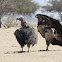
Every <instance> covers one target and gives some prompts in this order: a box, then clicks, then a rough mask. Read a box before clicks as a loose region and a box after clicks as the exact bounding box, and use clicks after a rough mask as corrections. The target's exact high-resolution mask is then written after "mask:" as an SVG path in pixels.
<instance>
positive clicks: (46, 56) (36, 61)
mask: <svg viewBox="0 0 62 62" xmlns="http://www.w3.org/2000/svg"><path fill="white" fill-rule="evenodd" d="M16 29H17V28H9V29H3V28H0V62H62V47H60V46H54V45H50V46H49V51H44V50H45V49H46V43H45V39H44V38H42V37H41V36H40V34H39V33H38V43H37V44H36V45H35V46H34V47H32V46H31V48H30V52H29V53H28V52H27V50H28V48H27V47H26V46H25V47H24V51H25V52H24V53H21V52H20V51H21V48H20V45H19V44H18V42H17V40H16V38H15V36H14V31H15V30H16Z"/></svg>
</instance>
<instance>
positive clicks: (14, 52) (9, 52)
mask: <svg viewBox="0 0 62 62" xmlns="http://www.w3.org/2000/svg"><path fill="white" fill-rule="evenodd" d="M48 51H60V50H48ZM48 51H46V50H38V51H29V52H28V51H23V52H22V51H8V52H5V53H4V54H16V53H31V52H48Z"/></svg>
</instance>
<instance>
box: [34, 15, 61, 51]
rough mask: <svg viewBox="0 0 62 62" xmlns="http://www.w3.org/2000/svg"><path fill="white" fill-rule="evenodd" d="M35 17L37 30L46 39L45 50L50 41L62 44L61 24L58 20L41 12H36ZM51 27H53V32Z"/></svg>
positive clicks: (54, 43)
mask: <svg viewBox="0 0 62 62" xmlns="http://www.w3.org/2000/svg"><path fill="white" fill-rule="evenodd" d="M35 17H36V18H37V19H38V26H37V28H38V32H39V33H40V34H41V35H42V37H43V38H45V39H46V44H47V48H46V51H47V50H48V46H49V45H50V43H51V44H53V45H60V46H62V25H61V24H60V23H59V21H58V20H56V19H53V18H51V17H49V16H46V15H43V14H37V15H36V16H35ZM52 28H54V29H55V30H54V33H53V31H52Z"/></svg>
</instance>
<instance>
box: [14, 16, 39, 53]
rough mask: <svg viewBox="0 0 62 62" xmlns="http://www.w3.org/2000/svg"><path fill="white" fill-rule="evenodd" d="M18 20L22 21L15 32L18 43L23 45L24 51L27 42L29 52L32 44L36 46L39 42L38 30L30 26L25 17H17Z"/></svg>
mask: <svg viewBox="0 0 62 62" xmlns="http://www.w3.org/2000/svg"><path fill="white" fill-rule="evenodd" d="M17 20H20V21H21V26H22V27H21V28H19V29H17V30H16V31H15V32H14V35H15V36H16V39H17V41H18V43H19V44H20V45H21V48H22V52H23V47H24V46H25V45H26V44H27V47H28V52H29V48H30V45H32V46H34V45H35V44H37V38H38V37H37V31H36V30H35V29H34V28H31V27H29V25H28V24H27V23H26V21H25V20H24V19H23V17H20V18H17Z"/></svg>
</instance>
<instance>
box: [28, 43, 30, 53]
mask: <svg viewBox="0 0 62 62" xmlns="http://www.w3.org/2000/svg"><path fill="white" fill-rule="evenodd" d="M27 47H28V52H29V48H30V44H27Z"/></svg>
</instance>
